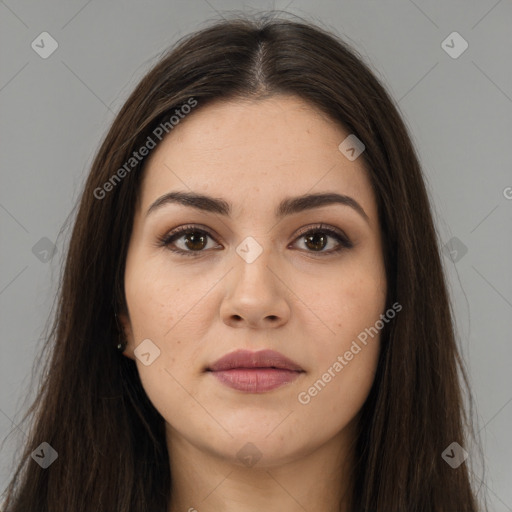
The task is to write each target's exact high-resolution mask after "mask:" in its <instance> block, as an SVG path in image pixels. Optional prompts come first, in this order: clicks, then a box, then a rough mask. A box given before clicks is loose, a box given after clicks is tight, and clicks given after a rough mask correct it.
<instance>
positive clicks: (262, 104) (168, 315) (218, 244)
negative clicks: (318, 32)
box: [122, 95, 386, 467]
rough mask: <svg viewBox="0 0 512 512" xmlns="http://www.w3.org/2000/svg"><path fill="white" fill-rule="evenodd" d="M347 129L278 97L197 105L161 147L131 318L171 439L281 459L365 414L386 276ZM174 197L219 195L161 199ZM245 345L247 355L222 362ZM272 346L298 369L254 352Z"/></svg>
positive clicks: (138, 241) (133, 343) (147, 182)
mask: <svg viewBox="0 0 512 512" xmlns="http://www.w3.org/2000/svg"><path fill="white" fill-rule="evenodd" d="M348 135H349V133H348V132H346V131H344V130H343V129H342V128H340V127H339V126H338V125H337V124H335V123H334V122H332V121H331V120H329V119H327V118H326V117H325V116H323V115H321V114H320V113H319V112H318V111H316V110H315V109H314V108H312V107H311V106H310V105H309V104H308V103H305V102H304V101H302V100H301V99H299V98H296V97H293V96H281V95H277V96H274V97H272V98H270V99H265V100H258V101H230V102H217V103H216V104H212V105H209V106H206V107H204V108H203V109H201V104H200V103H199V104H198V107H197V109H196V111H194V112H193V113H192V114H190V116H189V117H188V118H185V119H184V120H183V121H181V124H178V125H177V126H175V128H174V129H173V130H172V132H170V134H169V135H168V136H167V138H166V139H164V141H163V142H162V143H161V144H160V145H159V146H158V147H157V148H156V149H155V150H153V153H152V154H151V155H150V157H149V160H148V162H147V166H146V169H145V171H144V173H145V174H144V179H143V183H142V185H141V186H142V188H141V196H140V202H139V204H138V206H137V211H136V214H135V218H134V226H133V231H132V235H131V240H130V246H129V250H128V255H127V263H126V273H125V292H126V300H127V305H128V316H122V320H123V324H124V326H125V331H126V335H127V339H128V346H127V349H126V351H125V355H127V356H128V357H131V358H133V359H134V360H135V362H136V364H137V369H138V372H139V374H140V378H141V381H142V384H143V386H144V389H145V391H146V393H147V395H148V397H149V399H150V400H151V402H152V403H153V405H154V406H155V408H156V409H157V410H158V411H159V412H160V413H161V415H162V416H163V417H164V418H165V420H166V422H167V436H168V443H170V444H172V445H174V446H176V447H179V446H182V447H183V446H188V447H189V448H190V449H197V450H201V451H202V452H207V453H209V454H210V455H214V456H218V457H221V458H222V459H223V460H230V461H233V462H236V463H237V464H241V465H242V464H245V465H248V464H249V463H248V461H249V460H256V459H258V458H259V460H258V464H259V466H260V467H261V466H267V467H270V466H272V465H277V464H279V463H285V462H289V461H292V460H297V459H298V458H300V457H304V456H306V455H308V454H312V453H313V452H314V451H315V450H317V449H319V448H320V447H321V446H325V444H326V443H329V442H330V443H332V442H335V443H338V442H340V443H342V442H343V439H344V438H346V436H347V434H348V432H349V429H348V426H349V425H354V424H355V422H353V421H352V420H354V419H355V418H356V415H357V413H358V412H359V410H360V409H361V406H362V405H363V403H364V401H365V399H366V397H367V395H368V393H369V390H370V387H371V385H372V382H373V378H374V372H375V369H376V364H377V359H378V352H379V334H380V331H379V333H378V334H372V335H371V336H369V335H368V331H365V329H368V328H370V327H372V328H373V327H374V326H375V324H376V322H377V323H379V324H382V322H378V321H379V319H380V318H381V314H382V313H384V308H385V297H386V279H385V269H384V265H383V254H382V245H381V238H380V230H379V224H378V217H377V206H376V202H375V197H374V195H373V192H372V189H371V186H370V182H369V179H368V176H367V173H366V171H365V169H364V168H363V163H362V158H357V159H355V160H353V161H351V160H349V159H348V158H347V157H346V156H345V154H344V153H342V152H341V151H340V149H339V148H338V146H339V145H340V143H341V142H342V141H343V140H344V139H345V138H346V137H347V136H348ZM178 192H179V193H181V194H183V195H185V194H187V195H190V196H192V195H193V196H195V195H201V196H207V197H208V199H193V200H192V199H189V200H184V201H178V200H171V198H168V200H167V201H165V200H163V199H162V198H163V197H165V196H166V194H169V193H178ZM317 194H321V195H323V194H325V195H326V196H324V199H325V198H327V199H329V198H330V199H331V200H325V201H324V200H322V198H321V197H320V199H317V200H315V199H314V196H315V195H317ZM335 194H338V195H340V196H346V197H348V198H350V199H348V200H344V202H343V199H342V202H338V201H333V200H332V199H333V198H334V197H335V196H334V195H335ZM299 198H301V199H299ZM186 203H187V204H186ZM152 205H153V206H152ZM320 224H322V227H320ZM180 227H186V228H187V230H188V231H187V232H186V233H181V234H177V236H175V237H171V236H168V235H169V234H171V235H172V234H173V233H174V231H175V230H176V229H177V228H180ZM166 238H167V242H168V245H167V246H166V245H165V244H164V242H162V240H164V239H166ZM374 331H375V329H374V330H373V331H372V332H374ZM364 332H366V333H367V334H366V343H362V342H361V341H360V340H362V339H363V338H365V336H364V335H362V333H364ZM358 336H359V338H358ZM137 347H138V348H137ZM356 347H359V350H358V349H357V348H356ZM135 349H137V350H136V352H134V351H135ZM240 350H245V351H248V352H249V354H247V353H246V354H245V356H246V358H245V359H244V358H243V357H242V358H238V359H237V358H234V359H232V360H231V364H230V365H228V366H227V367H220V366H215V365H214V363H215V362H216V361H218V360H219V359H220V358H222V357H223V356H226V355H229V354H231V353H233V352H235V351H240ZM262 350H272V351H276V352H278V353H280V354H281V355H282V356H284V357H286V358H288V359H289V360H291V361H293V362H294V363H295V366H294V367H293V369H290V368H291V366H290V364H288V366H287V367H286V364H284V363H283V362H282V361H280V360H279V358H277V359H272V358H270V357H266V356H264V357H262V358H261V360H259V359H257V358H255V357H252V353H256V352H259V351H262ZM228 359H229V358H228ZM251 363H252V368H248V366H251ZM273 366H274V368H272V367H273ZM275 366H277V367H279V366H285V367H286V368H281V369H276V368H275ZM255 367H259V369H258V368H255ZM244 368H245V369H244ZM212 370H216V371H212ZM351 422H352V423H351ZM248 443H251V444H248ZM251 456H253V459H251ZM251 464H252V463H251Z"/></svg>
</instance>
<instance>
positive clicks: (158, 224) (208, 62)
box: [5, 19, 477, 512]
mask: <svg viewBox="0 0 512 512" xmlns="http://www.w3.org/2000/svg"><path fill="white" fill-rule="evenodd" d="M59 299H60V301H59V308H58V312H57V315H56V318H55V323H54V326H53V329H52V331H51V333H50V334H51V336H50V337H49V339H50V340H51V341H52V345H51V357H50V359H49V363H48V364H49V366H48V373H47V376H46V377H45V380H44V383H43V386H42V387H41V390H40V393H39V397H38V399H37V400H36V401H35V402H34V404H33V406H32V408H31V410H30V411H29V413H32V415H33V418H34V421H33V429H32V430H31V432H30V440H29V442H28V443H27V446H26V449H25V453H24V454H23V456H22V458H21V462H20V464H19V467H18V468H17V471H16V473H15V474H14V477H13V480H12V482H11V485H10V486H9V488H8V499H7V504H6V508H5V510H6V512H17V511H20V512H21V511H27V510H38V511H52V512H54V511H70V510H73V511H74V512H78V511H100V510H102V511H114V510H115V511H162V512H164V511H168V512H176V511H178V510H189V511H192V510H198V511H199V512H202V511H208V510H212V511H213V510H223V511H231V510H244V511H255V510H269V511H271V510H280V511H284V510H290V511H292V510H293V511H295V510H322V511H344V512H346V511H354V510H357V511H391V510H393V511H416V512H419V511H429V512H430V511H433V510H435V511H436V512H440V511H452V510H460V511H462V510H464V511H476V510H477V503H476V499H475V496H474V493H473V491H472V489H471V485H470V478H469V470H468V463H469V462H470V461H469V460H465V457H466V455H467V452H465V450H464V446H467V443H466V437H465V434H466V432H465V424H466V415H465V412H464V409H463V399H462V391H461V386H460V384H459V381H458V375H459V374H458V372H459V370H460V371H461V375H462V377H463V378H464V382H465V377H464V372H463V368H462V365H461V362H460V359H459V355H458V351H457V345H456V342H455V337H454V329H453V326H452V317H451V313H450V305H449V298H448V294H447V288H446V284H445V278H444V276H443V270H442V266H441V261H440V257H439V248H438V243H437V239H436V233H435V229H434V225H433V221H432V215H431V210H430V206H429V201H428V197H427V193H426V190H425V185H424V181H423V177H422V173H421V170H420V165H419V163H418V158H417V156H416V154H415V152H414V149H413V146H412V144H411V141H410V138H409V135H408V133H407V130H406V128H405V126H404V123H403V121H402V120H401V118H400V116H399V114H398V112H397V109H396V108H395V107H394V105H393V103H392V100H391V99H390V98H389V96H388V94H387V93H386V92H385V90H384V89H383V87H382V85H380V83H379V82H378V81H377V79H376V78H375V77H374V75H373V74H372V73H371V72H370V70H369V69H368V68H367V67H366V66H365V65H364V64H363V62H362V60H361V58H360V57H358V56H357V54H356V53H355V52H354V51H353V50H351V49H349V48H348V47H347V46H346V45H345V44H344V43H343V42H342V41H339V40H338V39H336V38H335V37H334V36H333V35H331V34H328V33H326V32H325V31H323V30H320V29H318V28H316V27H314V26H311V25H309V24H306V23H296V22H290V21H284V20H269V19H263V20H260V21H249V20H244V19H235V20H231V21H224V22H221V23H217V24H215V25H213V26H211V27H209V28H207V29H204V30H202V31H200V32H198V33H196V34H192V35H191V36H189V37H187V38H186V39H184V40H183V41H181V42H180V43H179V44H178V45H177V46H176V47H175V48H174V49H172V50H171V51H170V52H169V53H168V54H167V55H165V56H164V57H163V58H162V59H161V60H160V61H159V62H158V64H157V65H156V66H155V67H154V68H153V69H152V70H151V71H150V72H149V73H148V74H147V75H146V76H145V77H144V78H143V79H142V81H141V82H140V84H139V85H138V86H137V88H136V89H135V91H134V92H133V93H132V95H131V96H130V98H129V99H128V100H127V101H126V103H125V105H124V106H123V108H122V109H121V111H120V113H119V114H118V116H117V118H116V119H115V121H114V123H113V125H112V127H111V129H110V131H109V133H108V134H107V136H106V138H105V141H104V142H103V144H102V146H101V148H100V150H99V152H98V154H97V156H96V158H95V161H94V163H93V165H92V169H91V172H90V174H89V177H88V180H87V183H86V185H85V189H84V192H83V195H82V198H81V201H80V206H79V211H78V214H77V218H76V221H75V225H74V230H73V234H72V237H71V241H70V246H69V253H68V256H67V261H66V267H65V272H64V276H63V281H62V287H61V291H60V296H59ZM43 443H47V444H43ZM38 459H39V460H38Z"/></svg>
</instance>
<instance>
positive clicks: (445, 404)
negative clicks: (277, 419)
mask: <svg viewBox="0 0 512 512" xmlns="http://www.w3.org/2000/svg"><path fill="white" fill-rule="evenodd" d="M280 93H283V94H294V95H296V96H299V97H301V98H303V99H305V100H307V101H309V102H310V103H311V104H313V105H314V106H315V107H316V108H318V109H319V110H321V111H322V112H324V113H325V114H327V115H328V116H330V118H331V119H333V120H334V121H335V122H337V123H339V124H340V125H342V126H343V127H344V128H345V129H346V130H348V132H349V133H353V134H355V135H356V136H357V137H358V138H359V139H360V140H361V141H363V143H364V144H365V146H366V149H365V151H364V152H363V154H362V156H361V157H362V159H363V163H364V165H365V167H366V169H367V171H368V174H369V176H370V179H371V183H372V187H373V188H374V191H375V195H376V197H377V203H378V213H379V219H380V223H381V227H382V235H383V240H384V257H385V265H386V273H387V279H388V297H387V306H388V307H389V306H390V305H391V304H393V303H394V302H398V303H399V304H401V305H402V311H401V313H400V314H399V315H397V317H396V318H395V320H394V322H392V323H390V324H389V329H388V328H387V327H386V328H385V329H384V330H383V332H382V337H381V347H382V348H381V352H380V359H379V363H378V367H377V373H376V375H375V382H374V384H373V387H372V389H371V392H370V395H369V396H368V399H367V400H366V402H365V404H364V406H363V409H362V411H361V420H360V423H359V434H358V438H357V445H356V447H355V455H356V461H357V462H356V465H355V467H354V468H353V472H354V482H355V486H354V489H353V492H352V506H351V510H357V511H380V512H389V511H393V512H397V511H404V512H405V511H407V512H411V511H414V512H421V511H425V512H432V511H436V512H443V511H444V512H448V511H454V510H458V511H461V510H464V511H470V512H475V511H477V509H478V507H477V503H476V498H475V492H474V491H473V490H472V485H471V480H470V476H469V469H468V464H467V463H468V461H466V462H465V463H463V464H462V465H460V466H459V467H457V468H455V469H454V468H452V467H451V466H450V465H449V464H447V462H445V460H443V458H442V456H441V454H442V452H443V450H445V448H447V447H448V446H449V445H450V444H451V443H452V442H457V443H459V444H460V445H461V446H463V447H465V446H467V444H466V435H467V432H471V421H470V419H468V415H467V413H466V412H465V407H464V395H463V387H462V386H461V383H463V384H464V386H465V387H467V379H466V376H465V372H464V369H463V365H462V362H461V359H460V357H459V352H458V347H457V343H456V339H455V335H454V326H453V313H452V311H451V306H450V302H449V296H448V293H447V287H446V282H445V276H444V274H443V268H442V264H441V260H440V255H439V254H440V253H439V241H438V240H437V234H436V231H435V227H434V223H433V217H432V213H431V207H430V204H429V199H428V194H427V191H426V187H425V182H424V178H423V176H422V171H421V168H420V164H419V161H418V157H417V155H416V153H415V149H414V147H413V144H412V142H411V139H410V137H409V135H408V132H407V128H406V126H405V124H404V122H403V120H402V118H401V116H400V115H399V113H398V109H397V108H396V106H395V105H394V103H393V101H392V99H391V98H390V97H389V95H388V94H387V92H386V91H385V89H384V88H383V86H382V85H381V84H380V83H379V81H378V80H377V79H376V77H375V76H374V75H373V74H372V72H371V71H370V69H369V67H368V66H367V65H366V64H364V63H363V59H362V58H361V57H360V56H359V55H358V54H357V53H356V51H355V50H353V49H352V48H350V47H349V46H348V45H347V44H346V43H345V42H344V41H342V40H340V39H339V38H337V37H336V36H334V35H333V34H331V33H330V32H328V31H327V30H325V29H321V28H318V27H316V26H314V25H312V24H311V23H308V22H303V21H290V20H287V19H277V18H274V17H272V16H270V17H269V16H267V17H261V18H258V19H255V20H251V19H248V18H247V19H246V18H236V19H231V20H225V21H222V22H216V23H215V24H213V25H210V26H208V27H206V28H205V29H203V30H200V31H198V32H197V33H194V34H192V35H190V36H188V37H186V38H185V39H183V40H181V41H179V42H178V44H177V45H176V46H175V47H174V48H172V49H171V50H170V51H169V52H168V53H166V54H165V55H163V56H162V57H161V58H160V59H159V61H158V63H157V64H156V65H155V66H154V67H153V68H152V69H151V70H150V71H149V73H148V74H147V75H146V76H145V77H144V78H143V79H142V80H141V82H140V83H139V85H138V86H137V87H136V89H135V91H134V92H133V93H132V94H131V95H130V97H129V98H128V100H127V101H126V102H125V104H124V106H123V107H122V108H121V111H120V112H119V114H118V115H117V117H116V118H115V120H114V122H113V124H112V127H111V128H110V130H109V132H108V134H107V135H106V137H105V140H104V142H103V143H102V145H101V147H100V149H99V152H98V153H97V155H96V157H95V160H94V162H93V165H92V168H91V171H90V174H89V176H88V179H87V182H86V184H85V188H84V191H83V194H82V196H81V200H80V203H79V208H78V212H77V215H76V220H75V223H74V228H73V231H72V236H71V239H70V243H69V250H68V253H67V259H66V262H65V268H64V273H63V276H62V281H61V286H60V289H59V295H58V306H57V310H56V314H55V317H54V320H53V324H52V327H51V329H50V332H49V333H48V337H47V339H48V341H47V345H46V347H45V348H46V349H47V351H48V359H47V366H46V371H45V373H44V375H43V378H42V380H41V385H40V388H39V391H38V396H37V398H36V400H35V401H34V402H33V404H32V406H31V407H30V408H29V410H28V412H27V414H26V416H25V418H27V417H28V416H30V417H31V424H30V430H29V434H28V441H27V442H26V445H25V448H24V453H23V454H22V456H21V460H20V462H19V464H18V466H17V468H16V471H15V473H14V475H13V478H12V481H11V482H10V485H9V486H8V488H7V490H6V492H7V505H6V509H5V512H22V511H23V512H26V511H36V510H37V511H38V512H43V511H51V512H69V511H72V512H85V511H90V510H95V511H99V510H101V511H107V510H108V511H114V510H115V511H116V512H129V511H131V512H143V511H147V512H155V511H162V512H165V511H166V510H167V507H168V504H169V502H170V493H171V491H170V489H171V472H170V467H169V457H168V452H167V445H166V439H165V432H164V419H163V418H162V416H161V415H160V414H159V413H158V411H157V410H156V409H155V408H154V407H153V405H152V404H151V402H150V401H149V399H148V397H147V396H146V394H145V392H144V389H143V387H142V385H141V381H140V379H139V376H138V372H137V369H136V366H135V363H134V361H133V360H131V359H129V358H127V357H123V356H122V355H120V354H119V353H118V352H117V351H116V349H115V345H116V343H117V339H118V327H117V325H116V322H115V313H116V312H121V311H126V303H125V297H124V289H123V281H124V269H125V258H126V253H127V248H128V241H129V238H130V233H131V230H132V225H133V218H134V213H135V205H136V201H137V199H138V194H139V191H140V187H139V185H140V181H141V175H142V171H143V165H144V161H145V160H144V159H141V160H140V161H137V162H136V164H135V165H133V166H132V167H133V168H130V170H129V171H127V172H125V173H121V174H122V179H120V180H118V181H116V182H115V183H113V182H112V181H110V183H111V184H112V183H113V184H112V186H111V187H107V188H108V192H105V193H103V192H101V193H100V192H98V190H103V191H105V190H106V188H105V183H107V182H109V180H111V179H112V176H113V174H114V173H116V172H117V171H118V169H121V168H123V166H125V170H126V169H127V168H126V162H128V161H129V160H130V158H131V157H132V155H133V152H134V151H136V150H138V149H139V148H140V147H142V146H143V145H144V144H146V142H147V140H148V137H153V139H154V138H155V137H154V133H155V132H154V131H155V129H156V128H157V127H158V126H159V125H161V123H162V122H165V121H167V120H168V119H169V118H170V116H171V115H173V113H174V112H175V110H176V109H179V108H180V106H181V105H184V104H186V103H187V102H189V101H190V99H191V98H193V99H194V101H196V102H197V106H196V107H195V110H197V109H200V108H202V107H204V106H205V105H207V104H208V103H209V102H211V101H214V100H217V99H221V98H222V99H230V98H237V97H253V98H261V97H266V96H268V95H273V94H280ZM190 115H194V113H193V112H192V113H190ZM132 164H133V162H132ZM118 176H119V174H118ZM100 196H101V197H100ZM468 396H470V394H469V395H468ZM42 442H47V443H49V444H50V445H51V446H52V447H53V448H54V449H55V450H56V451H57V452H58V458H57V460H56V461H55V462H54V463H53V464H52V465H51V466H50V467H48V468H47V469H42V468H41V467H40V466H39V465H38V464H36V463H34V461H33V460H32V458H31V453H32V452H33V451H34V450H35V448H36V447H38V446H39V445H40V444H41V443H42Z"/></svg>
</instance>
